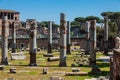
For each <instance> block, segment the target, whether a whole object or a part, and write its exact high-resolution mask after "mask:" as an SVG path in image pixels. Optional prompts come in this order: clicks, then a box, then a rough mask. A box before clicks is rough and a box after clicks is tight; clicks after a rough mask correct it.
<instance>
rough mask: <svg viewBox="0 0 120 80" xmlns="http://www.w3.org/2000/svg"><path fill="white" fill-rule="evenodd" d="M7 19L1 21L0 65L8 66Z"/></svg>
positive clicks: (5, 17)
mask: <svg viewBox="0 0 120 80" xmlns="http://www.w3.org/2000/svg"><path fill="white" fill-rule="evenodd" d="M7 20H8V18H7V16H4V17H3V19H2V60H1V64H4V65H8V27H9V26H8V21H7Z"/></svg>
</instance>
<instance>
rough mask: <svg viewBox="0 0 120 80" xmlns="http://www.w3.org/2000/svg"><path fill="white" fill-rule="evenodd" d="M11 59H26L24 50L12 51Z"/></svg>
mask: <svg viewBox="0 0 120 80" xmlns="http://www.w3.org/2000/svg"><path fill="white" fill-rule="evenodd" d="M11 59H12V60H24V59H25V55H24V54H23V52H17V53H11Z"/></svg>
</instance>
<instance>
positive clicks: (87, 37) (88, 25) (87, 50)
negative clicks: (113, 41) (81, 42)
mask: <svg viewBox="0 0 120 80" xmlns="http://www.w3.org/2000/svg"><path fill="white" fill-rule="evenodd" d="M89 28H90V21H86V51H85V54H89V52H90V31H89Z"/></svg>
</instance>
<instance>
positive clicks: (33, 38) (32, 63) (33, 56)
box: [29, 19, 37, 66]
mask: <svg viewBox="0 0 120 80" xmlns="http://www.w3.org/2000/svg"><path fill="white" fill-rule="evenodd" d="M29 24H30V35H29V36H30V64H29V65H30V66H37V64H36V53H37V44H36V41H37V40H36V34H37V30H36V28H37V22H36V20H35V19H30V21H29Z"/></svg>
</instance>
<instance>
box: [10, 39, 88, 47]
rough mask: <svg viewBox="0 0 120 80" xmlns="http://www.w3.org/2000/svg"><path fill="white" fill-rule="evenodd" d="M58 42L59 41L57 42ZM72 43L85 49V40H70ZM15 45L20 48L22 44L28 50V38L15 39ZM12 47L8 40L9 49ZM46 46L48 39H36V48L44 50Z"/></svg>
mask: <svg viewBox="0 0 120 80" xmlns="http://www.w3.org/2000/svg"><path fill="white" fill-rule="evenodd" d="M58 42H59V41H58ZM73 42H77V43H78V46H81V48H82V49H85V46H86V45H85V44H86V41H85V39H83V38H72V39H71V44H72V43H73ZM16 43H17V47H18V48H21V45H22V44H23V46H24V47H25V48H28V47H29V39H28V38H24V39H23V38H21V39H20V38H19V39H17V40H16ZM11 46H12V40H11V39H9V47H11ZM47 46H48V39H47V38H41V39H37V47H38V48H42V47H44V48H46V49H47ZM58 46H59V44H57V45H54V46H53V48H56V47H58Z"/></svg>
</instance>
